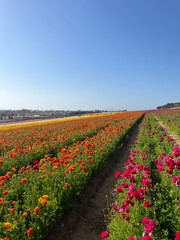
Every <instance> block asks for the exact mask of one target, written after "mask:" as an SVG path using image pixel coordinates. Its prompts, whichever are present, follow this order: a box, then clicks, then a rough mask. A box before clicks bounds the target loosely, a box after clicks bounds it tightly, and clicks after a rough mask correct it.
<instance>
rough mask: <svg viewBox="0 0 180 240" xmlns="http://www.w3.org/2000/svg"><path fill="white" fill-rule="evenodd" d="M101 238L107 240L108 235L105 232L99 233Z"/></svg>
mask: <svg viewBox="0 0 180 240" xmlns="http://www.w3.org/2000/svg"><path fill="white" fill-rule="evenodd" d="M101 237H102V238H107V237H109V233H108V232H107V231H105V232H102V233H101Z"/></svg>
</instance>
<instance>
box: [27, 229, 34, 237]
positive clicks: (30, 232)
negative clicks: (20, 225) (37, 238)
mask: <svg viewBox="0 0 180 240" xmlns="http://www.w3.org/2000/svg"><path fill="white" fill-rule="evenodd" d="M27 235H28V238H30V237H32V235H33V229H32V228H29V230H28V231H27Z"/></svg>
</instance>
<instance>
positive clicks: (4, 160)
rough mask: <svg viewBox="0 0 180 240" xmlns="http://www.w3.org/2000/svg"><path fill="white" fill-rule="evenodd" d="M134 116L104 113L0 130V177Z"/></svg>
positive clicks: (54, 154) (53, 154) (55, 154)
mask: <svg viewBox="0 0 180 240" xmlns="http://www.w3.org/2000/svg"><path fill="white" fill-rule="evenodd" d="M133 114H134V113H133V112H131V113H120V114H106V115H101V116H94V117H87V118H80V119H79V118H78V119H71V120H66V121H52V122H48V123H47V122H41V123H36V124H35V123H33V124H30V126H28V124H27V125H16V126H14V127H13V128H12V126H11V128H10V127H9V126H8V127H7V129H6V127H3V128H1V127H0V175H5V174H6V173H7V172H8V171H11V169H12V168H13V167H15V168H16V170H19V169H20V168H21V167H22V166H28V165H32V164H33V162H34V161H35V160H38V161H39V160H40V159H41V158H43V157H44V156H45V155H47V154H48V155H50V156H51V157H54V156H57V153H58V151H60V149H61V148H62V147H65V146H68V145H70V144H72V143H75V142H77V141H78V140H79V141H80V140H84V139H85V138H86V137H90V136H92V135H93V134H95V133H96V132H97V131H99V130H100V129H102V128H105V127H106V126H108V125H109V124H110V123H112V122H113V121H118V120H119V119H123V118H124V117H129V116H132V115H133Z"/></svg>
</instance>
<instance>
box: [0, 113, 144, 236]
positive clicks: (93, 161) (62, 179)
mask: <svg viewBox="0 0 180 240" xmlns="http://www.w3.org/2000/svg"><path fill="white" fill-rule="evenodd" d="M142 114H143V112H134V113H126V116H125V115H124V117H123V118H120V117H117V118H116V119H115V118H114V119H112V120H111V123H112V124H109V125H108V126H107V127H106V128H104V129H101V130H100V131H99V132H97V134H94V135H92V136H91V137H87V138H86V139H85V140H84V141H77V142H76V143H73V144H72V145H69V146H65V147H63V148H62V149H61V150H60V151H59V153H58V155H57V157H51V156H49V155H45V156H44V157H43V158H42V159H41V160H40V161H35V162H34V165H33V166H31V165H28V166H27V167H22V168H21V169H20V171H19V172H17V171H16V169H15V168H13V171H14V172H15V173H12V172H8V173H7V174H6V176H2V177H1V179H0V185H1V187H0V236H1V238H3V239H11V240H12V239H13V240H19V239H23V240H25V239H29V238H31V239H36V240H38V239H42V238H43V237H44V236H45V235H46V234H47V231H49V230H50V229H51V228H52V226H53V225H54V223H55V222H56V221H57V220H59V219H60V218H61V217H62V215H63V214H64V211H66V210H67V209H69V208H71V207H72V206H73V204H74V200H75V198H76V197H77V196H79V195H80V194H81V192H82V191H83V190H84V188H85V187H86V186H87V183H88V182H89V180H90V179H91V178H92V176H93V175H94V174H95V173H97V172H98V171H99V169H101V168H102V167H103V166H104V165H105V164H106V161H107V159H108V156H109V155H110V154H111V153H112V152H113V151H114V150H115V148H116V145H117V144H118V143H119V142H120V141H122V140H123V138H124V137H125V136H126V134H127V133H128V132H129V131H131V127H132V126H133V125H134V124H135V123H136V122H137V120H138V119H139V118H140V117H142Z"/></svg>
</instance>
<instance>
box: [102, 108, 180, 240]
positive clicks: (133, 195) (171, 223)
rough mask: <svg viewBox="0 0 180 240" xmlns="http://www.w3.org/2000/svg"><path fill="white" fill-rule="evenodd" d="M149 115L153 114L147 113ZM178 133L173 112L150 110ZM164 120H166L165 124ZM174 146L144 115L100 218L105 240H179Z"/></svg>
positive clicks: (179, 152)
mask: <svg viewBox="0 0 180 240" xmlns="http://www.w3.org/2000/svg"><path fill="white" fill-rule="evenodd" d="M153 114H154V112H153ZM155 114H156V115H158V116H159V118H160V119H161V120H162V121H164V122H165V123H167V124H168V123H169V124H170V125H171V126H173V130H174V129H176V128H177V129H179V112H177V111H176V112H175V111H172V112H171V111H156V112H155ZM169 120H170V121H169ZM179 156H180V147H178V146H177V144H175V143H174V140H173V139H172V138H170V137H169V136H167V134H166V133H165V132H164V131H163V130H162V128H161V126H160V125H159V124H158V123H157V121H156V120H155V118H154V117H153V115H152V113H150V112H149V113H146V115H145V118H144V120H143V122H142V124H141V126H140V131H139V136H138V140H137V142H135V144H134V145H133V146H132V150H131V151H130V153H129V158H128V160H127V162H126V163H125V165H126V169H125V172H124V173H121V172H116V173H115V174H114V176H115V177H116V178H117V179H118V182H117V185H116V186H115V197H114V202H113V204H112V206H108V210H109V213H108V214H107V215H106V217H105V222H106V225H107V231H104V232H102V233H101V237H102V238H104V239H105V238H106V239H109V240H117V239H118V240H160V239H161V240H171V239H172V240H179V239H180V211H179V210H180V189H179V186H180V175H179V170H180V159H179Z"/></svg>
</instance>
